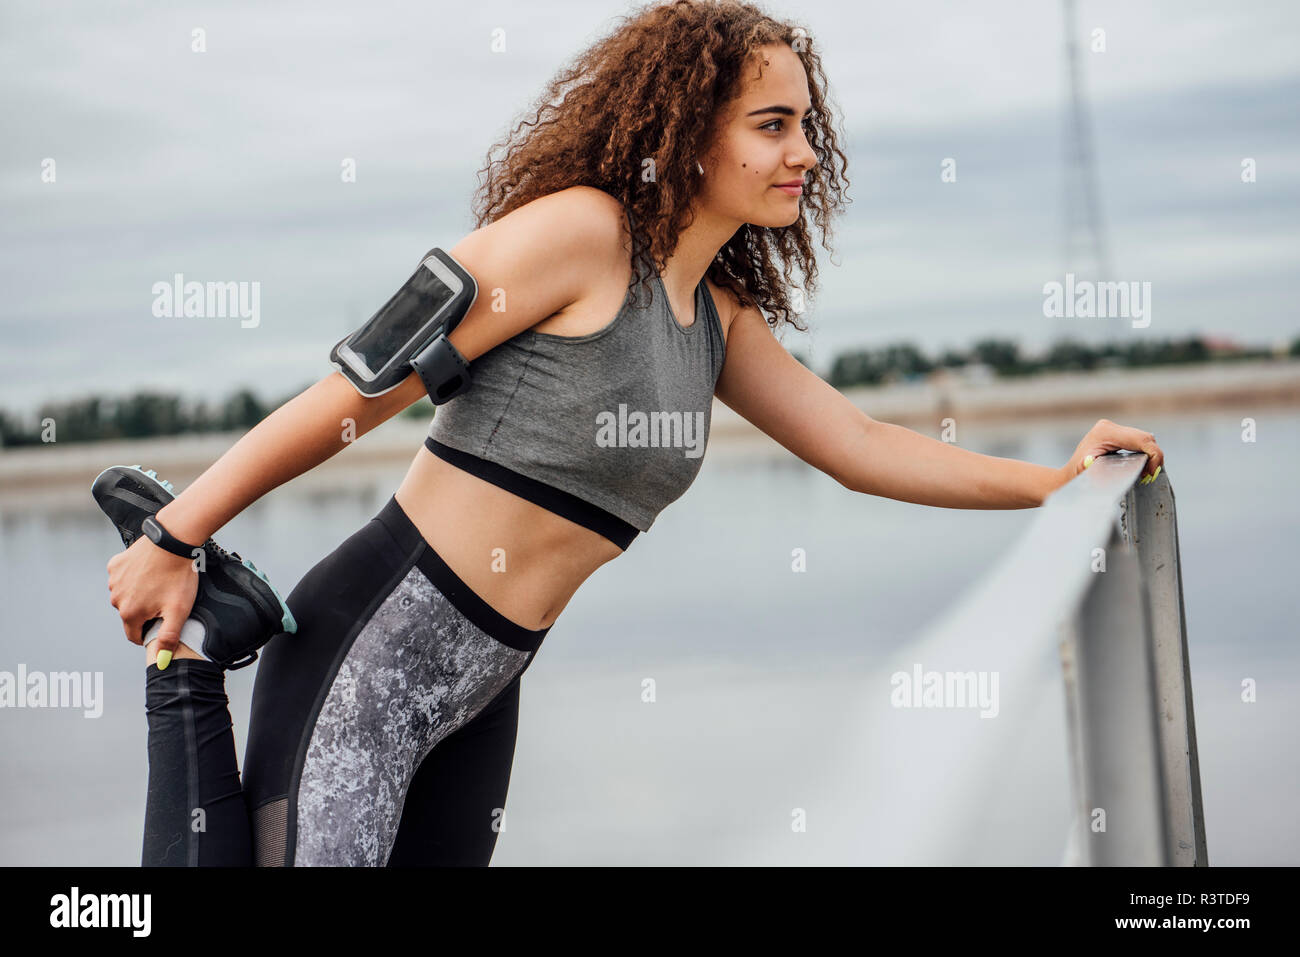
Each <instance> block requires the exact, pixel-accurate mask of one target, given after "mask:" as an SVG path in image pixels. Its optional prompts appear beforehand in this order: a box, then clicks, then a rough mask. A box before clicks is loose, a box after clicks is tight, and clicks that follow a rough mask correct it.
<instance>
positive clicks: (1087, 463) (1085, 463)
mask: <svg viewBox="0 0 1300 957" xmlns="http://www.w3.org/2000/svg"><path fill="white" fill-rule="evenodd" d="M1090 465H1092V456H1091V455H1089V456H1088V457H1087V458H1086V459H1084V460H1083V467H1084V468H1087V467H1088V466H1090Z"/></svg>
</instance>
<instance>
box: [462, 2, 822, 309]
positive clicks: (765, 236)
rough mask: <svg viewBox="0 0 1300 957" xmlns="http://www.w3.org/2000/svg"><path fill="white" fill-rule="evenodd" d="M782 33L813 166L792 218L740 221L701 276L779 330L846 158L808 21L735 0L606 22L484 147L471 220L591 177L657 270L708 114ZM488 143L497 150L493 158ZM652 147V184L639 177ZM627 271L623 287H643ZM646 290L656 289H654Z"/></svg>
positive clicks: (691, 183) (733, 92)
mask: <svg viewBox="0 0 1300 957" xmlns="http://www.w3.org/2000/svg"><path fill="white" fill-rule="evenodd" d="M776 43H785V44H788V45H790V46H791V48H792V50H793V51H794V52H795V54H796V55H797V56H798V57H799V59H800V61H801V62H802V64H803V67H804V70H805V71H806V73H807V76H808V89H809V93H810V95H811V98H812V108H813V111H812V113H811V114H810V115H809V118H808V121H809V122H808V127H809V128H808V133H807V135H808V142H809V145H810V147H811V148H812V150H813V151H814V152H815V153H816V155H817V165H816V166H815V167H814V168H813V169H811V170H809V171H808V173H807V174H806V178H805V185H804V200H803V201H802V202H801V204H800V210H801V215H800V217H799V219H798V220H797V221H796V222H794V223H792V224H791V225H789V226H783V227H775V228H774V227H754V226H752V225H750V224H748V223H747V224H745V225H744V226H743V227H741V228H740V229H738V230H736V233H735V235H733V236H732V237H731V239H729V240H728V241H727V243H726V244H725V245H724V246H723V247H722V248H721V249H720V250H719V251H718V254H717V256H716V257H715V258H714V260H713V262H712V263H711V264H710V266H709V268H708V271H707V275H708V277H709V278H710V279H711V280H712V281H713V282H714V283H716V284H717V285H718V286H719V287H725V288H728V289H730V290H731V291H732V292H733V293H734V294H735V295H736V297H737V298H738V299H739V301H740V304H741V305H742V306H754V305H756V306H758V307H759V309H760V310H761V311H762V312H763V313H764V318H765V319H766V320H767V322H768V323H769V325H771V326H772V328H773V329H774V330H775V329H776V328H778V327H779V325H780V323H782V322H787V323H789V324H790V325H792V326H794V328H796V329H798V330H799V331H801V332H805V331H807V329H806V327H804V326H800V325H799V324H798V323H797V322H796V321H795V320H794V319H793V318H792V316H793V315H797V312H798V311H802V310H792V309H791V305H790V293H789V288H790V285H791V283H792V279H791V271H792V267H797V268H798V269H799V272H800V273H801V275H802V277H803V288H804V292H805V294H806V295H807V296H808V297H809V298H811V293H812V292H813V290H815V289H816V287H817V263H816V259H815V256H814V253H813V248H812V242H811V238H810V236H809V228H808V222H807V220H808V217H809V216H810V215H812V216H815V217H816V220H817V225H818V227H819V228H820V229H821V231H822V234H823V240H822V245H823V246H824V248H826V249H827V250H828V251H830V250H831V247H830V246H829V245H828V244H827V240H828V238H829V236H830V214H831V212H832V211H839V210H842V209H843V207H844V201H843V198H842V196H843V193H844V191H845V188H846V187H847V186H848V178H847V177H846V176H845V175H844V172H845V170H846V169H847V166H848V162H847V159H846V158H845V156H844V154H843V153H842V152H841V151H840V148H839V146H838V143H837V140H836V137H835V132H834V130H833V129H832V123H831V120H832V116H831V114H830V109H829V104H828V96H827V92H826V78H825V74H824V73H823V71H822V66H821V59H820V58H819V56H818V55H817V52H816V50H815V48H814V44H813V42H812V40H811V37H810V36H809V35H808V32H807V30H805V29H804V28H802V27H799V26H797V25H796V24H794V23H790V22H786V21H783V20H776V19H773V18H772V17H770V16H768V15H767V14H766V13H764V12H763V11H762V10H760V9H758V8H757V7H756V6H753V5H751V4H749V3H741V2H737V0H672V2H669V3H663V4H659V5H653V6H649V7H642V8H640V9H639V10H638V11H636V12H635V13H633V14H630V15H628V16H625V17H623V18H621V19H620V20H619V21H618V22H617V23H616V25H615V28H614V29H613V31H612V32H611V33H609V34H608V35H607V36H606V37H604V38H603V39H601V40H598V41H597V42H596V43H594V44H593V45H591V46H590V47H588V48H587V49H586V50H585V51H583V52H582V53H580V54H579V55H578V57H577V58H576V60H575V61H574V62H572V63H571V64H570V65H568V66H567V67H565V68H563V69H561V71H560V72H559V73H558V74H556V76H555V77H554V78H553V79H552V80H551V81H550V83H549V84H548V85H547V87H546V89H545V91H544V92H543V93H542V94H541V95H540V96H539V97H538V98H537V99H536V100H535V101H534V103H533V104H532V106H531V108H530V112H531V113H532V114H533V115H534V117H535V118H534V119H533V120H532V121H531V122H530V123H528V124H527V125H528V127H529V129H528V130H527V132H525V133H523V134H522V136H520V135H519V133H520V130H521V129H522V128H523V127H524V126H525V123H524V121H520V122H519V123H518V124H517V125H516V126H515V128H514V129H513V130H512V131H511V132H510V134H509V135H508V137H507V139H506V140H505V142H504V143H499V144H496V145H494V146H493V147H491V149H489V151H488V159H487V165H486V166H485V167H484V168H483V169H481V170H479V176H480V179H481V183H480V186H479V189H478V191H477V193H476V198H475V202H474V215H475V216H476V217H477V222H476V225H475V228H479V227H482V226H483V225H485V224H487V223H491V222H494V221H496V220H497V219H499V218H500V217H502V216H504V215H506V214H507V213H509V212H511V211H513V210H515V209H517V208H518V207H520V206H523V205H525V204H527V203H529V202H532V201H533V200H534V199H537V198H539V197H541V196H545V195H548V194H550V193H554V192H557V191H559V190H562V189H567V188H569V187H571V186H594V187H595V188H597V189H600V190H602V191H604V192H606V193H608V194H610V195H611V196H614V197H615V198H617V199H619V200H620V201H621V202H622V203H623V205H624V207H625V208H626V209H628V210H629V211H630V212H631V214H632V218H633V220H634V223H635V227H636V228H634V229H633V235H632V251H633V257H634V262H639V261H643V258H642V257H644V256H645V255H646V254H647V253H648V254H649V255H650V256H651V257H652V258H653V260H654V263H655V265H656V267H657V268H658V269H660V270H662V268H663V265H664V263H666V261H667V259H668V257H669V256H671V255H672V253H673V250H674V248H675V247H676V245H677V234H678V233H679V232H680V231H681V229H682V228H683V227H684V226H687V225H689V223H688V222H687V218H688V216H689V213H690V204H691V200H692V198H693V197H694V195H695V194H696V193H697V191H698V186H697V182H698V180H697V178H696V177H695V176H694V175H693V174H694V173H695V172H696V170H695V163H696V157H697V156H699V155H704V153H705V152H706V150H707V148H708V145H709V143H710V141H711V136H712V133H713V128H714V124H715V119H716V117H717V116H718V115H719V114H720V112H721V110H722V108H723V107H724V106H725V105H726V104H727V103H728V102H729V101H730V100H732V99H734V98H735V97H737V96H739V95H740V94H741V92H742V82H743V70H744V67H745V66H746V65H747V63H749V62H750V58H751V56H753V54H755V53H756V52H757V48H758V47H761V46H765V45H769V44H776ZM498 149H504V150H505V153H504V155H503V156H501V157H500V158H499V159H497V160H493V158H492V155H493V153H494V152H495V151H496V150H498ZM650 158H653V160H654V169H655V176H654V179H655V181H656V188H653V189H646V188H643V186H644V184H643V180H642V169H643V166H644V164H645V161H646V160H647V159H650ZM648 280H649V277H648V276H645V275H638V274H637V272H636V271H634V274H633V279H632V287H630V288H634V287H636V286H638V285H648ZM652 294H653V293H652Z"/></svg>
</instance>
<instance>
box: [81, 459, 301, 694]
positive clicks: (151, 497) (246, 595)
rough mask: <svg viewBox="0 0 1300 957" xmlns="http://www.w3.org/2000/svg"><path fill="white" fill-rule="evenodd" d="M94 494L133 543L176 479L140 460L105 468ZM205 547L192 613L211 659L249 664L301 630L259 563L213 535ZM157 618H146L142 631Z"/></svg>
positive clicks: (166, 499)
mask: <svg viewBox="0 0 1300 957" xmlns="http://www.w3.org/2000/svg"><path fill="white" fill-rule="evenodd" d="M90 493H91V495H93V496H94V498H95V502H96V503H97V504H98V505H99V507H100V508H101V509H102V510H103V512H104V514H105V515H107V516H108V518H109V520H110V521H111V522H112V523H113V525H114V527H116V528H117V532H118V534H119V535H120V536H121V537H122V544H123V545H125V546H126V547H127V548H130V547H131V545H132V543H134V542H135V541H136V540H137V539H138V538H140V537H141V536H142V535H143V534H144V532H143V531H142V529H141V526H142V525H143V524H144V520H145V519H146V518H147V517H148V516H150V515H152V514H154V513H155V512H157V511H158V510H159V509H160V508H162V507H163V506H164V505H166V504H167V503H168V502H170V501H171V500H172V499H174V498H175V497H176V495H175V490H174V488H173V486H172V484H171V483H170V482H166V481H163V480H162V479H160V478H158V475H157V473H156V472H154V471H153V470H152V469H150V470H149V471H147V472H146V471H144V470H143V469H141V468H140V466H138V465H130V466H127V465H114V466H113V467H111V468H107V469H104V471H102V472H100V473H99V475H98V476H97V477H96V478H95V481H94V482H93V483H92V484H91V486H90ZM203 552H204V555H203V569H202V571H201V573H200V575H199V589H198V594H197V595H196V596H195V598H194V607H193V608H192V609H191V610H190V617H191V618H196V619H198V620H199V621H200V622H202V623H203V628H204V636H203V648H202V651H203V653H204V654H205V655H207V656H208V658H210V659H211V660H212V661H214V662H216V663H217V664H219V665H221V666H222V667H223V668H229V669H235V668H243V667H245V666H247V665H251V664H252V663H253V662H254V661H256V660H257V650H258V649H259V648H261V647H262V646H263V645H265V644H266V643H267V642H268V641H270V640H271V638H272V637H274V636H275V635H276V634H277V633H279V632H288V633H290V634H292V633H294V632H296V631H297V630H298V623H297V622H296V621H294V618H293V612H292V611H290V610H289V606H288V605H287V604H285V601H284V599H283V598H281V597H280V593H279V592H278V591H276V590H275V587H274V586H273V585H272V584H271V582H270V580H269V579H268V578H267V577H266V575H265V573H263V572H262V571H260V570H259V569H258V567H257V566H256V565H254V564H253V563H252V562H251V561H249V560H248V559H246V558H241V557H240V556H239V553H238V552H229V551H226V549H224V548H222V547H221V546H220V545H218V544H217V543H216V541H215V540H214V539H211V538H209V539H208V540H207V541H206V542H204V543H203ZM156 620H157V619H150V620H149V621H147V622H145V624H144V628H143V629H142V632H141V633H142V635H143V634H148V632H149V628H150V626H151V625H152V624H153V622H154V621H156Z"/></svg>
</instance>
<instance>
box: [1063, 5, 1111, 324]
mask: <svg viewBox="0 0 1300 957" xmlns="http://www.w3.org/2000/svg"><path fill="white" fill-rule="evenodd" d="M1064 5H1065V10H1064V14H1065V63H1066V90H1065V95H1066V104H1065V177H1064V180H1065V204H1064V206H1065V269H1064V272H1071V273H1074V276H1075V279H1076V281H1077V280H1079V279H1088V280H1093V281H1096V282H1101V281H1105V280H1107V279H1109V278H1110V262H1109V261H1108V259H1107V253H1106V240H1105V235H1104V230H1103V227H1102V222H1101V200H1100V197H1099V195H1098V189H1097V164H1096V158H1095V156H1094V154H1093V148H1092V129H1091V124H1090V123H1089V120H1088V108H1087V104H1086V102H1085V96H1084V90H1083V78H1082V76H1081V69H1080V65H1079V43H1078V29H1077V26H1076V22H1075V15H1074V0H1064ZM1085 322H1086V320H1085ZM1088 328H1091V329H1093V330H1094V331H1095V334H1088V333H1087V332H1086V331H1085V330H1087V329H1088ZM1110 328H1112V326H1110V325H1109V324H1108V323H1106V322H1105V321H1104V320H1097V322H1096V324H1095V325H1092V326H1088V325H1083V326H1080V327H1078V328H1077V329H1076V331H1077V332H1078V333H1080V334H1081V336H1080V337H1081V338H1085V339H1089V340H1093V341H1100V340H1104V339H1107V338H1110V337H1109V335H1107V333H1106V330H1108V329H1110Z"/></svg>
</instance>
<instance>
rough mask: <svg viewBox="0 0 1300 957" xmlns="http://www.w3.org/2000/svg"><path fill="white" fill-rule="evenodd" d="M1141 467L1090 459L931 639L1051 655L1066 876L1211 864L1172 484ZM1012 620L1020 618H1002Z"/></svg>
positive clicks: (1136, 460)
mask: <svg viewBox="0 0 1300 957" xmlns="http://www.w3.org/2000/svg"><path fill="white" fill-rule="evenodd" d="M1146 460H1147V456H1146V455H1145V454H1144V453H1116V454H1112V455H1103V456H1100V457H1098V458H1097V460H1096V461H1095V462H1094V463H1093V465H1092V467H1091V468H1089V469H1087V470H1085V471H1084V472H1083V473H1081V474H1080V475H1078V476H1077V477H1075V478H1074V479H1073V480H1071V481H1070V482H1069V483H1067V484H1066V485H1065V486H1064V487H1062V488H1061V489H1058V490H1057V491H1056V492H1055V493H1054V494H1052V495H1051V496H1049V497H1048V499H1047V501H1046V502H1045V503H1044V504H1043V505H1042V506H1041V507H1040V509H1039V510H1038V511H1039V514H1038V515H1037V516H1036V518H1035V521H1034V523H1033V525H1032V526H1031V527H1030V529H1029V530H1028V531H1027V532H1026V534H1025V535H1024V536H1023V537H1022V538H1021V539H1020V540H1019V541H1017V543H1016V545H1015V546H1014V547H1013V549H1012V550H1011V551H1010V552H1009V553H1008V554H1007V555H1006V556H1005V557H1004V558H1003V559H1002V560H1001V561H1000V562H999V563H998V564H997V565H996V566H995V567H994V568H993V569H991V571H990V572H989V574H988V575H987V577H986V578H985V579H984V580H983V581H982V582H981V583H980V584H979V585H978V586H976V587H975V588H974V589H972V590H971V591H970V592H969V593H967V594H966V595H965V596H964V598H963V599H962V600H961V601H959V602H958V603H957V604H956V605H955V606H954V607H953V608H952V609H951V610H950V612H949V613H948V614H946V615H945V616H944V617H943V619H942V620H941V621H939V622H938V623H937V624H936V625H935V627H934V628H933V629H931V630H930V631H929V632H928V634H927V635H926V641H927V642H934V643H936V644H937V645H939V646H945V645H949V643H951V645H949V646H952V647H956V646H960V645H962V644H963V642H965V643H966V644H967V645H969V644H970V639H971V637H972V636H978V635H981V634H984V635H987V634H992V633H998V634H1000V635H1001V636H1003V637H1006V638H1008V639H1009V640H1010V641H1011V642H1012V643H1016V644H1019V643H1020V642H1025V643H1033V642H1042V641H1044V640H1048V639H1055V640H1056V641H1057V642H1058V646H1059V651H1060V656H1061V665H1062V671H1063V675H1064V679H1065V692H1066V694H1065V699H1066V711H1067V724H1068V728H1069V755H1070V762H1069V764H1070V778H1071V785H1072V792H1073V805H1074V807H1073V820H1072V824H1071V827H1070V833H1069V834H1068V836H1067V840H1066V850H1065V856H1064V863H1066V864H1083V865H1183V866H1204V865H1206V864H1207V863H1208V861H1207V855H1206V847H1205V823H1204V815H1203V812H1202V807H1201V784H1200V769H1199V766H1198V761H1197V754H1196V725H1195V722H1194V720H1193V713H1192V685H1191V677H1190V671H1189V668H1188V656H1187V628H1186V621H1185V619H1184V614H1183V589H1182V575H1181V572H1180V570H1179V560H1178V526H1177V522H1176V519H1175V514H1174V493H1173V488H1172V486H1171V485H1170V483H1169V475H1168V472H1167V471H1163V470H1162V471H1161V473H1160V476H1159V477H1158V478H1157V479H1156V480H1155V481H1154V482H1152V483H1150V484H1148V485H1138V484H1136V480H1137V478H1138V477H1139V475H1140V474H1141V471H1142V469H1143V467H1144V466H1145V464H1146ZM1009 609H1014V614H1009V613H1008V611H1009Z"/></svg>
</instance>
